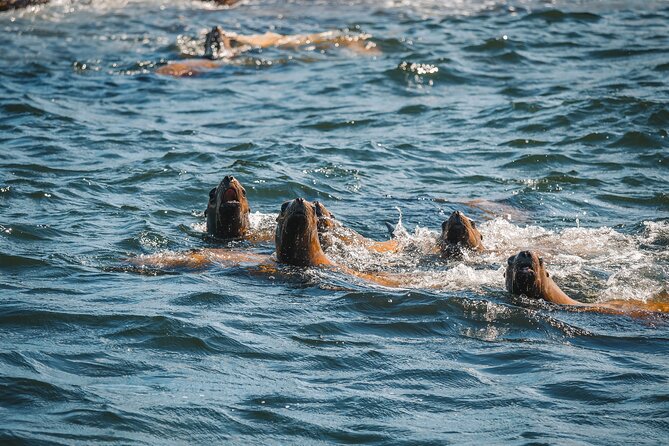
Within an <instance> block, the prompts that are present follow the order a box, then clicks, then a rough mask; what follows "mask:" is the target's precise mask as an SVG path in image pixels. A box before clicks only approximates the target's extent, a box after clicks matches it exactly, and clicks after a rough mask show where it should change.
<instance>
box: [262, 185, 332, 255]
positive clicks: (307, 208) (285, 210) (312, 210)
mask: <svg viewBox="0 0 669 446" xmlns="http://www.w3.org/2000/svg"><path fill="white" fill-rule="evenodd" d="M319 204H320V203H319ZM316 207H317V206H316V205H315V204H314V203H311V202H309V201H306V200H305V199H303V198H296V199H294V200H292V201H287V202H285V203H283V205H282V206H281V212H280V213H279V216H278V217H277V219H276V222H277V225H276V235H275V239H274V241H275V245H276V258H277V260H278V261H279V262H280V263H286V264H289V265H295V266H317V265H331V264H332V262H331V261H330V260H329V259H328V258H327V257H326V256H325V253H324V252H323V249H322V248H321V244H320V241H319V239H318V220H319V219H318V215H317V212H316ZM322 210H323V209H321V212H322Z"/></svg>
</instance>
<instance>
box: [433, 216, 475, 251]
mask: <svg viewBox="0 0 669 446" xmlns="http://www.w3.org/2000/svg"><path fill="white" fill-rule="evenodd" d="M482 240H483V236H482V235H481V233H480V232H479V230H478V229H476V223H474V221H472V220H471V219H470V218H469V217H467V216H466V215H465V214H463V213H462V212H460V211H455V212H453V213H452V214H451V216H450V217H449V218H448V220H446V221H445V222H443V223H442V225H441V235H440V236H439V240H438V245H439V253H440V254H441V257H443V258H445V259H447V258H457V257H461V256H462V252H463V249H470V250H472V251H475V252H482V251H483V243H482Z"/></svg>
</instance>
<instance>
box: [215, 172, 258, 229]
mask: <svg viewBox="0 0 669 446" xmlns="http://www.w3.org/2000/svg"><path fill="white" fill-rule="evenodd" d="M250 212H251V208H250V207H249V202H248V200H247V198H246V190H245V189H244V187H243V186H242V184H241V183H240V182H239V181H238V180H237V179H236V178H235V177H233V176H232V175H229V176H226V177H225V178H223V180H222V181H221V182H220V184H219V185H218V186H217V187H215V188H213V189H212V190H211V191H209V202H208V203H207V210H206V211H205V212H204V213H205V216H206V217H207V232H208V233H209V234H211V235H213V236H215V237H219V238H224V239H231V238H240V237H244V236H246V235H247V233H248V231H249V226H250V222H249V213H250Z"/></svg>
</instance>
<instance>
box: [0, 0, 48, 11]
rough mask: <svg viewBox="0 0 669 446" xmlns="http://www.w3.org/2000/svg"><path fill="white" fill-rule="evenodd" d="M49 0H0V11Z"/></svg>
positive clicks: (39, 3)
mask: <svg viewBox="0 0 669 446" xmlns="http://www.w3.org/2000/svg"><path fill="white" fill-rule="evenodd" d="M48 2H49V0H0V12H1V11H8V10H10V9H20V8H27V7H28V6H34V5H41V4H44V3H48Z"/></svg>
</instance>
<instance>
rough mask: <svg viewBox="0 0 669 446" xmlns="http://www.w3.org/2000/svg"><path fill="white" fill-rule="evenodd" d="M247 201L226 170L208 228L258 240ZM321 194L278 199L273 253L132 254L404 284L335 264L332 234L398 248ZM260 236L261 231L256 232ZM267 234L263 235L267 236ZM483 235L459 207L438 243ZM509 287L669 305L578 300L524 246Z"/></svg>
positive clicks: (477, 246)
mask: <svg viewBox="0 0 669 446" xmlns="http://www.w3.org/2000/svg"><path fill="white" fill-rule="evenodd" d="M250 211H251V208H250V206H249V202H248V199H247V196H246V190H245V189H244V187H243V186H242V184H241V182H240V181H239V180H238V179H236V178H234V177H233V176H226V177H225V178H223V180H222V181H221V182H220V184H219V185H218V186H217V187H215V188H213V189H211V191H210V192H209V200H208V203H207V209H206V211H205V216H206V219H207V223H206V230H207V233H208V234H210V235H211V236H213V237H215V238H217V239H221V240H231V239H245V240H251V241H253V240H258V235H257V234H253V231H252V229H251V224H250V219H249V215H250ZM337 228H343V225H342V224H341V223H340V222H339V221H338V220H336V219H335V218H334V216H333V215H332V213H331V212H330V211H329V210H328V209H327V208H326V207H325V206H324V205H323V204H322V203H320V202H318V201H314V202H310V201H308V200H305V199H304V198H296V199H293V200H290V201H286V202H284V203H283V204H282V205H281V208H280V211H279V215H278V217H277V219H276V228H275V232H274V243H275V250H276V251H275V255H274V257H272V258H271V259H270V258H268V257H267V256H260V255H257V254H252V253H249V252H244V251H234V250H232V249H222V248H211V249H205V250H199V251H193V252H190V253H187V254H185V255H181V256H173V257H167V258H166V257H165V256H162V257H159V258H157V257H156V258H152V257H142V258H141V259H137V260H139V261H137V262H135V263H139V264H142V265H147V264H158V265H160V266H168V267H174V266H177V267H178V266H188V267H200V266H203V265H205V264H211V263H216V262H219V263H224V264H225V263H227V264H243V263H254V264H260V265H265V266H268V265H270V264H271V263H272V262H276V263H279V264H286V265H293V266H298V267H324V266H325V267H335V268H337V269H338V270H340V271H343V272H345V273H347V274H351V275H353V276H356V277H359V278H362V279H364V280H367V281H371V282H374V283H376V284H380V285H383V286H388V287H400V288H402V287H406V284H407V281H406V280H405V279H406V278H407V276H408V275H407V274H394V273H379V272H376V273H374V274H369V273H366V272H364V271H359V270H356V269H355V268H354V267H352V266H350V265H336V264H335V263H334V262H333V261H332V260H331V259H330V258H329V257H328V255H327V254H326V252H325V251H324V247H326V248H325V249H326V250H327V246H328V245H329V244H330V242H329V240H330V239H331V238H332V237H337V238H338V240H339V241H340V242H343V243H344V244H348V245H356V246H362V247H364V248H366V249H368V250H370V251H373V252H375V253H384V252H389V251H396V250H398V249H400V247H399V244H398V243H397V241H396V240H394V239H390V240H386V241H374V240H371V239H368V238H366V237H364V236H362V235H360V234H358V233H357V232H355V231H353V230H351V229H350V228H346V231H337V230H335V229H337ZM261 238H262V237H261ZM268 238H269V237H265V239H266V240H267V239H268ZM482 240H483V236H482V235H481V233H480V232H479V230H478V229H477V227H476V223H475V222H474V221H473V220H471V219H470V218H469V217H467V216H466V215H465V214H464V213H463V212H461V211H455V212H453V213H452V214H451V215H450V217H449V218H448V220H446V221H444V222H443V224H442V227H441V234H440V236H439V238H438V240H437V243H436V245H437V246H435V251H436V252H438V253H439V255H440V257H441V258H443V259H454V258H456V259H457V258H460V257H462V256H463V254H464V252H465V251H468V252H470V253H480V252H482V251H483V250H484V249H485V248H484V246H483V242H482ZM505 277H506V290H507V291H508V292H509V293H511V294H513V295H519V296H525V297H527V298H530V299H540V300H544V301H547V302H551V303H553V304H559V305H569V306H576V307H578V308H580V309H585V310H590V311H599V312H605V313H607V312H608V313H617V314H619V313H626V314H647V313H649V312H669V303H666V302H649V303H645V302H641V301H609V302H606V303H597V304H587V303H582V302H578V301H576V300H574V299H572V298H570V297H569V296H567V294H565V293H564V292H563V291H562V290H561V289H560V287H559V286H558V285H557V284H556V283H555V282H554V281H553V279H552V278H551V277H550V275H549V273H548V272H547V271H546V266H545V264H544V261H543V259H542V257H541V256H540V254H539V253H537V252H535V251H521V252H519V253H518V254H516V255H513V256H511V257H509V259H508V261H507V266H506V272H505Z"/></svg>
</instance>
